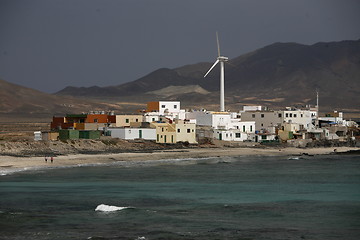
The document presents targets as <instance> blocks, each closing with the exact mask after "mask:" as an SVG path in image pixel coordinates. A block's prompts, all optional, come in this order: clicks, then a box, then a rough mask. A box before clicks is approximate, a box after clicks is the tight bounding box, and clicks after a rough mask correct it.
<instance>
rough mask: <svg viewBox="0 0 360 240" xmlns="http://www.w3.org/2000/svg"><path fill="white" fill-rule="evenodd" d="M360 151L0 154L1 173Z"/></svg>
mask: <svg viewBox="0 0 360 240" xmlns="http://www.w3.org/2000/svg"><path fill="white" fill-rule="evenodd" d="M335 149H336V153H347V152H349V151H360V148H357V147H336V148H334V147H332V148H292V147H287V148H249V147H245V148H189V149H171V150H159V151H153V152H151V153H149V152H142V153H141V152H127V153H109V154H106V153H104V154H73V155H60V156H57V157H54V162H53V163H51V162H50V159H48V161H47V162H45V158H44V157H13V156H0V175H8V174H11V173H15V172H20V171H28V170H38V169H47V168H48V169H51V168H59V167H76V166H86V165H97V164H99V165H105V164H115V163H117V162H146V161H156V160H166V159H169V160H176V159H179V160H180V159H202V158H212V157H225V156H300V155H309V156H312V155H326V154H333V153H334V152H335V151H334V150H335Z"/></svg>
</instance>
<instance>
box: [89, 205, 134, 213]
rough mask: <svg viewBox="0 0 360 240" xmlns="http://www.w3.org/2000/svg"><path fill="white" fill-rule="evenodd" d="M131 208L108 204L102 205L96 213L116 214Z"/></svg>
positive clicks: (97, 208)
mask: <svg viewBox="0 0 360 240" xmlns="http://www.w3.org/2000/svg"><path fill="white" fill-rule="evenodd" d="M127 208H129V207H117V206H110V205H106V204H100V205H98V206H97V207H96V208H95V211H99V212H115V211H121V210H124V209H127Z"/></svg>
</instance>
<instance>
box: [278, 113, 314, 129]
mask: <svg viewBox="0 0 360 240" xmlns="http://www.w3.org/2000/svg"><path fill="white" fill-rule="evenodd" d="M279 112H280V111H279ZM282 114H283V121H284V122H287V123H298V124H302V125H303V126H304V128H305V129H310V128H312V127H313V125H312V120H313V117H312V116H311V112H310V111H309V110H287V111H282Z"/></svg>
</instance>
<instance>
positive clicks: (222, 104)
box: [204, 32, 229, 112]
mask: <svg viewBox="0 0 360 240" xmlns="http://www.w3.org/2000/svg"><path fill="white" fill-rule="evenodd" d="M216 42H217V49H218V57H217V60H216V61H215V63H214V64H213V65H212V66H211V68H210V69H209V71H207V73H206V74H205V75H204V77H206V76H207V75H208V74H209V73H210V72H211V70H212V69H213V68H214V67H215V66H216V64H218V63H219V62H220V112H224V111H225V90H224V62H227V61H228V60H229V58H228V57H224V56H221V55H220V44H219V36H218V33H217V32H216Z"/></svg>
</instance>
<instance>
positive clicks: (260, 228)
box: [0, 155, 360, 240]
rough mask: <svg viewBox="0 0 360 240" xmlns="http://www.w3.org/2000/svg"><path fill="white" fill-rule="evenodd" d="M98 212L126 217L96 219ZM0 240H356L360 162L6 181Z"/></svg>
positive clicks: (236, 163)
mask: <svg viewBox="0 0 360 240" xmlns="http://www.w3.org/2000/svg"><path fill="white" fill-rule="evenodd" d="M100 204H106V205H111V206H118V207H127V208H125V209H122V210H119V211H113V212H99V211H95V209H96V207H97V206H98V205H100ZM0 239H134V240H145V239H146V240H151V239H244V240H245V239H246V240H250V239H337V240H338V239H342V240H344V239H354V240H355V239H360V156H345V155H343V156H342V155H329V156H304V157H292V158H289V157H257V156H256V157H254V156H251V157H249V156H238V157H222V158H207V159H182V160H171V159H169V160H162V161H150V162H135V163H129V162H118V163H114V164H109V165H94V166H81V167H73V168H57V169H38V170H31V171H22V172H16V173H11V174H4V173H3V176H0Z"/></svg>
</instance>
